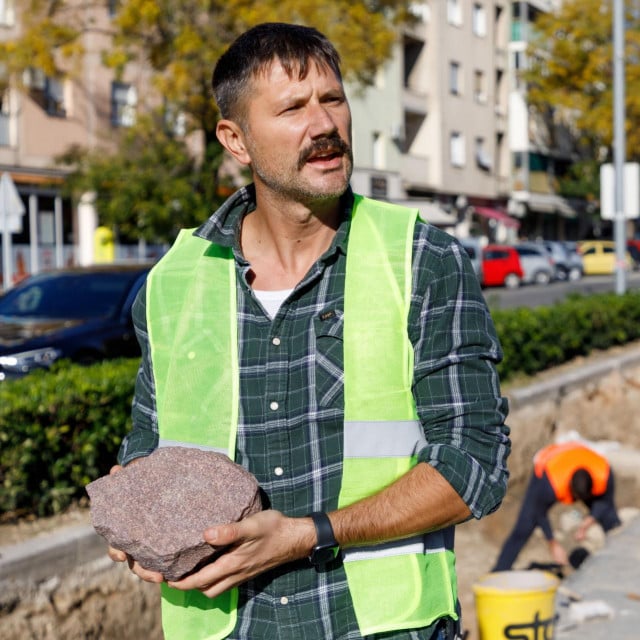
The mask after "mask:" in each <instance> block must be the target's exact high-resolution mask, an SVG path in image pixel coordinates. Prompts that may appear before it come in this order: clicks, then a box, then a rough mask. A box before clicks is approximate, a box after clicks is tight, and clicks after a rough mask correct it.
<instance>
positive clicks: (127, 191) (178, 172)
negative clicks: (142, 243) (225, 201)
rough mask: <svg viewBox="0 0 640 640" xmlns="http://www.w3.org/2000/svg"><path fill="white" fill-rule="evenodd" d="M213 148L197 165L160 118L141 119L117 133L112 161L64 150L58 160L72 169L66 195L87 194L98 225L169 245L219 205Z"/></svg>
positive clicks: (217, 149)
mask: <svg viewBox="0 0 640 640" xmlns="http://www.w3.org/2000/svg"><path fill="white" fill-rule="evenodd" d="M220 158H221V151H220V147H219V146H217V145H216V146H215V147H214V148H212V149H211V150H210V153H209V154H208V155H207V157H206V160H205V161H204V162H201V163H198V162H196V159H195V158H194V157H193V155H192V154H191V153H190V151H189V149H188V148H187V145H186V143H185V141H184V140H183V139H181V138H178V137H176V136H175V135H173V134H172V132H171V130H170V129H169V128H168V127H167V126H166V124H165V120H164V116H163V114H162V113H155V114H151V115H148V116H142V117H140V118H139V119H138V122H137V123H136V126H134V127H131V128H128V129H126V130H124V131H123V132H122V138H121V141H120V145H119V148H118V150H117V151H116V152H115V153H114V154H113V155H106V154H104V153H103V152H100V151H93V152H90V151H86V150H83V149H80V148H76V147H73V148H70V149H69V150H68V151H67V152H66V153H65V154H64V155H63V156H62V157H60V158H59V159H58V160H59V162H61V163H62V164H66V165H68V166H70V167H73V169H74V170H73V173H71V175H70V176H69V179H68V180H67V184H66V189H67V192H68V193H70V194H80V193H84V192H93V193H94V194H95V205H96V209H97V210H98V212H99V213H100V221H101V224H103V225H107V226H112V227H115V228H117V229H118V233H119V234H120V235H121V236H124V237H126V238H129V239H137V238H144V239H146V240H148V241H151V242H155V241H158V240H162V241H165V242H171V241H172V240H173V239H175V237H176V235H177V232H178V230H179V229H181V228H189V227H192V226H196V225H198V224H201V223H202V221H203V220H205V219H206V218H207V217H208V216H209V215H211V212H212V210H213V209H214V208H215V206H216V204H218V203H220V201H221V198H220V197H218V196H217V195H216V192H217V190H218V187H219V186H220V185H218V183H217V167H218V165H219V163H220Z"/></svg>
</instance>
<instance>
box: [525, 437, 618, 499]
mask: <svg viewBox="0 0 640 640" xmlns="http://www.w3.org/2000/svg"><path fill="white" fill-rule="evenodd" d="M533 469H534V473H535V474H536V476H537V477H538V478H541V477H542V474H543V473H545V472H546V474H547V478H548V479H549V483H550V484H551V486H552V488H553V492H554V493H555V496H556V499H557V500H558V501H559V502H562V503H564V504H571V503H573V502H575V500H574V497H573V494H572V493H571V477H572V476H573V474H574V473H575V472H576V471H577V470H578V469H585V470H586V471H588V472H589V475H590V476H591V480H592V481H593V488H592V491H593V495H594V496H601V495H603V494H604V493H605V491H606V490H607V482H608V481H609V473H610V466H609V463H608V462H607V459H606V458H605V457H603V456H601V455H600V454H599V453H598V452H597V451H594V450H593V449H591V448H590V447H588V446H586V445H584V444H582V443H581V442H573V441H571V442H563V443H560V444H551V445H549V446H547V447H544V448H543V449H540V451H538V453H536V455H535V456H534V458H533Z"/></svg>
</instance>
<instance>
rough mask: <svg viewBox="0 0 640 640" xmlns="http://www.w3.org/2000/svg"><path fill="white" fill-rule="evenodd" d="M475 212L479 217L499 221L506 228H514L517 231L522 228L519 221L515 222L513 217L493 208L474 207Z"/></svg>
mask: <svg viewBox="0 0 640 640" xmlns="http://www.w3.org/2000/svg"><path fill="white" fill-rule="evenodd" d="M473 210H474V212H475V213H477V214H478V215H479V216H482V217H483V218H491V219H493V220H497V221H498V222H500V223H501V224H503V225H504V226H505V227H513V228H514V229H517V228H518V227H519V226H520V223H519V222H518V221H517V220H514V219H513V218H512V217H511V216H509V215H507V214H506V213H504V212H502V211H499V210H498V209H492V208H491V207H473Z"/></svg>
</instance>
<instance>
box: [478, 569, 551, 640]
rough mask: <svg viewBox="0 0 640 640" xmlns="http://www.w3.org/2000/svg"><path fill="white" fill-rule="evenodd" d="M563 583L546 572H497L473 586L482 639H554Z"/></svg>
mask: <svg viewBox="0 0 640 640" xmlns="http://www.w3.org/2000/svg"><path fill="white" fill-rule="evenodd" d="M559 583H560V580H559V579H558V578H556V576H554V575H553V574H552V573H548V572H547V571H538V570H531V571H496V572H494V573H489V574H487V575H486V576H484V577H482V578H481V579H480V580H479V581H478V582H477V583H476V584H474V585H473V593H474V596H475V603H476V617H477V620H478V631H479V634H480V640H541V639H542V638H544V640H551V638H553V637H554V626H555V624H554V623H555V598H556V591H557V589H558V585H559Z"/></svg>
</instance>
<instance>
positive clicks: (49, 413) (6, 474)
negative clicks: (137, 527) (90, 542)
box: [0, 293, 640, 515]
mask: <svg viewBox="0 0 640 640" xmlns="http://www.w3.org/2000/svg"><path fill="white" fill-rule="evenodd" d="M492 316H493V320H494V323H495V326H496V330H497V332H498V336H499V337H500V340H501V342H502V347H503V350H504V354H505V357H504V360H503V362H502V363H501V364H500V365H499V372H500V377H501V380H503V381H506V380H509V379H512V378H513V377H515V376H516V375H518V374H527V375H532V374H535V373H537V372H539V371H542V370H544V369H548V368H549V367H552V366H554V365H558V364H561V363H563V362H566V361H568V360H570V359H572V358H574V357H576V356H581V355H582V356H584V355H588V354H589V353H590V352H591V351H593V350H594V349H607V348H609V347H612V346H615V345H620V344H624V343H627V342H630V341H632V340H636V339H638V338H640V294H638V293H627V294H625V295H622V296H619V295H615V294H605V295H594V296H590V297H578V296H576V297H573V298H570V299H568V300H566V301H565V302H562V303H559V304H556V305H554V306H551V307H541V308H536V309H512V310H497V311H493V312H492ZM137 366H138V360H137V359H135V360H119V361H109V362H103V363H100V364H97V365H93V366H91V367H81V366H78V365H71V364H68V363H64V364H61V365H59V366H56V367H55V368H54V369H53V370H51V371H38V372H35V373H32V374H30V375H29V376H27V377H26V378H23V379H20V380H13V381H5V382H3V383H2V384H0V514H1V513H6V512H9V513H13V514H18V515H20V514H32V513H33V514H36V515H47V514H53V513H58V512H60V511H62V510H64V509H65V508H66V507H67V506H69V505H70V504H71V503H72V502H76V501H78V500H81V499H83V498H85V497H86V494H85V490H84V487H85V485H86V484H87V483H89V482H91V481H92V480H95V479H96V478H98V477H100V476H102V475H105V474H107V473H108V472H109V469H110V468H111V466H112V465H113V464H114V462H115V460H116V454H117V451H118V448H119V446H120V442H121V441H122V438H123V436H124V435H125V434H126V433H127V432H128V431H129V429H130V428H131V416H130V413H131V400H132V397H133V389H134V383H135V374H136V369H137Z"/></svg>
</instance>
